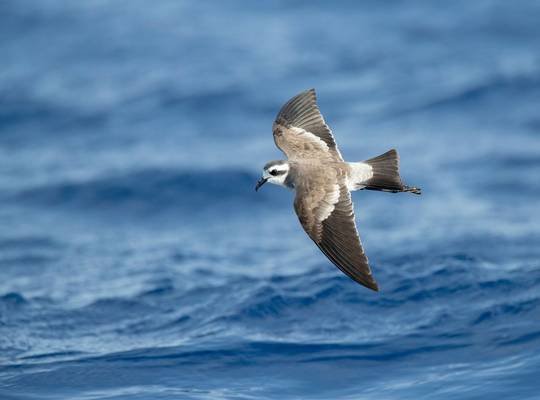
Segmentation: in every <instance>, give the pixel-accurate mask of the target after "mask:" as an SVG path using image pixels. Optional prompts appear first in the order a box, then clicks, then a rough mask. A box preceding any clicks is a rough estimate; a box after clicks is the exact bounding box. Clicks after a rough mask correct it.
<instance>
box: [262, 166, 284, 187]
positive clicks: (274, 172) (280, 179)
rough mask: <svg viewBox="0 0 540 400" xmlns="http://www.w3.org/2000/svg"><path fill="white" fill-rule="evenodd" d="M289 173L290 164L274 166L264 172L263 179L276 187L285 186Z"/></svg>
mask: <svg viewBox="0 0 540 400" xmlns="http://www.w3.org/2000/svg"><path fill="white" fill-rule="evenodd" d="M288 173H289V165H288V164H274V165H271V166H269V167H268V168H267V169H265V170H263V178H264V179H266V180H267V181H268V182H270V183H273V184H274V185H280V186H285V179H286V178H287V174H288Z"/></svg>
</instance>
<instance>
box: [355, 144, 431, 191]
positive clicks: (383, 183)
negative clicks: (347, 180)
mask: <svg viewBox="0 0 540 400" xmlns="http://www.w3.org/2000/svg"><path fill="white" fill-rule="evenodd" d="M364 163H365V164H368V165H369V166H371V168H372V173H373V176H372V177H371V178H369V179H368V180H367V181H365V182H364V183H363V185H365V189H369V190H380V191H383V192H392V193H397V192H411V193H414V194H421V193H422V191H421V189H420V188H417V187H411V186H406V185H404V184H403V182H402V181H401V177H400V176H399V155H398V152H397V151H396V150H395V149H392V150H389V151H387V152H386V153H384V154H381V155H380V156H377V157H373V158H370V159H369V160H366V161H364Z"/></svg>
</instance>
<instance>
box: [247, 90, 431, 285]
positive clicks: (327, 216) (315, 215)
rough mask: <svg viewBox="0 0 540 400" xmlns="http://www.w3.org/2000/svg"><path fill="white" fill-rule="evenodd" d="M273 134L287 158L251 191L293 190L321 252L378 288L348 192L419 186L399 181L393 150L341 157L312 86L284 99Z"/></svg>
mask: <svg viewBox="0 0 540 400" xmlns="http://www.w3.org/2000/svg"><path fill="white" fill-rule="evenodd" d="M272 133H273V136H274V142H275V144H276V146H277V147H278V148H279V149H280V150H281V151H282V152H283V153H284V154H285V156H286V157H287V159H286V160H274V161H270V162H268V163H266V165H265V166H264V168H263V173H262V177H261V178H260V179H259V181H258V182H257V184H256V186H255V191H258V190H259V189H260V188H261V187H262V186H263V185H264V184H265V183H267V182H270V183H272V184H275V185H279V186H283V187H286V188H288V189H292V190H293V191H294V192H295V198H294V210H295V212H296V214H297V216H298V219H299V220H300V224H301V225H302V227H303V228H304V231H305V232H306V233H307V235H308V236H309V237H310V238H311V240H313V242H315V244H316V245H317V246H318V248H319V249H320V250H321V252H322V253H323V254H324V255H325V256H326V257H327V258H328V259H329V260H330V261H331V262H332V263H333V264H334V265H335V266H336V267H338V268H339V269H340V270H341V271H342V272H343V273H344V274H345V275H347V276H349V277H350V278H351V279H352V280H354V281H355V282H357V283H359V284H361V285H364V286H365V287H367V288H369V289H372V290H374V291H379V285H378V283H377V281H376V280H375V278H374V277H373V274H372V271H371V268H370V266H369V262H368V258H367V256H366V254H365V252H364V249H363V247H362V243H361V241H360V236H359V235H358V230H357V228H356V223H355V215H354V207H353V202H352V198H351V191H355V190H364V189H366V190H377V191H382V192H391V193H398V192H408V193H413V194H418V195H419V194H421V189H420V188H418V187H414V186H407V185H404V184H403V182H402V181H401V177H400V174H399V156H398V152H397V151H396V150H395V149H391V150H389V151H387V152H386V153H384V154H381V155H379V156H377V157H373V158H370V159H368V160H365V161H360V162H346V161H344V159H343V157H342V156H341V153H340V151H339V149H338V146H337V144H336V141H335V139H334V136H333V134H332V131H331V129H330V128H329V127H328V125H327V124H326V122H325V120H324V118H323V116H322V114H321V112H320V110H319V107H318V105H317V95H316V93H315V89H309V90H306V91H304V92H302V93H300V94H298V95H296V96H294V97H293V98H291V99H290V100H289V101H288V102H287V103H285V105H284V106H283V107H282V108H281V110H280V111H279V113H278V114H277V116H276V119H275V120H274V123H273V125H272Z"/></svg>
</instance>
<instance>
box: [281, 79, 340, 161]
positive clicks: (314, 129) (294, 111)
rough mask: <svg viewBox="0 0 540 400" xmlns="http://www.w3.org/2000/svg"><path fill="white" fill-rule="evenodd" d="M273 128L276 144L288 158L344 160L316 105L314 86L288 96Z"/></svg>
mask: <svg viewBox="0 0 540 400" xmlns="http://www.w3.org/2000/svg"><path fill="white" fill-rule="evenodd" d="M272 130H273V133H274V141H275V142H276V145H277V147H278V148H280V149H281V150H282V151H283V152H284V153H285V155H287V157H289V158H290V159H295V158H296V159H298V158H311V157H316V158H329V159H332V160H339V161H343V159H342V157H341V154H340V152H339V150H338V148H337V145H336V142H335V140H334V137H333V136H332V131H331V130H330V128H329V127H328V125H326V123H325V122H324V118H323V116H322V115H321V112H320V111H319V107H318V106H317V96H316V94H315V89H310V90H307V91H305V92H302V93H300V94H298V95H296V96H295V97H293V98H292V99H290V100H289V101H288V102H287V103H286V104H285V105H284V106H283V107H282V108H281V110H280V111H279V113H278V115H277V117H276V120H275V121H274V125H273V129H272Z"/></svg>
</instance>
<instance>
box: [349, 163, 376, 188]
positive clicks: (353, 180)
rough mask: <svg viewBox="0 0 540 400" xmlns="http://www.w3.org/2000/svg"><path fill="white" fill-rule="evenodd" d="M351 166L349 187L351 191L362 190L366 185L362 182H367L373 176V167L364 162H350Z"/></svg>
mask: <svg viewBox="0 0 540 400" xmlns="http://www.w3.org/2000/svg"><path fill="white" fill-rule="evenodd" d="M349 166H350V167H351V176H350V177H349V180H348V181H347V188H348V189H349V190H350V191H353V190H360V189H363V188H365V187H366V185H363V184H362V183H364V182H367V181H368V180H369V179H371V178H372V177H373V168H372V167H371V165H369V164H366V163H363V162H352V163H349Z"/></svg>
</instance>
